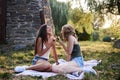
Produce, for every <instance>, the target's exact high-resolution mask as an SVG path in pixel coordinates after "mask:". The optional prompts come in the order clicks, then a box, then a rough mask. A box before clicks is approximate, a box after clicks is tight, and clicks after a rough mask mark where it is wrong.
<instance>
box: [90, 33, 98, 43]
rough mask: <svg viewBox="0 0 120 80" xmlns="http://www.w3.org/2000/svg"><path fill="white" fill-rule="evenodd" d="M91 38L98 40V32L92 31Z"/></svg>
mask: <svg viewBox="0 0 120 80" xmlns="http://www.w3.org/2000/svg"><path fill="white" fill-rule="evenodd" d="M92 39H93V41H97V40H99V32H93V33H92Z"/></svg>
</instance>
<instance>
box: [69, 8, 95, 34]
mask: <svg viewBox="0 0 120 80" xmlns="http://www.w3.org/2000/svg"><path fill="white" fill-rule="evenodd" d="M70 20H71V23H72V24H74V28H75V29H76V30H77V31H78V32H79V33H83V28H84V29H85V31H86V33H87V34H91V33H92V32H93V25H92V24H93V20H94V16H93V14H92V13H90V12H89V13H84V12H82V11H81V10H80V9H79V8H75V9H73V10H71V12H70Z"/></svg>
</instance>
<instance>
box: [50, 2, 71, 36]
mask: <svg viewBox="0 0 120 80" xmlns="http://www.w3.org/2000/svg"><path fill="white" fill-rule="evenodd" d="M50 6H51V10H52V17H53V22H54V25H55V32H56V34H57V35H60V30H61V27H62V26H63V25H64V24H66V23H67V21H68V20H67V17H68V16H67V14H68V10H69V3H63V2H57V1H56V0H50Z"/></svg>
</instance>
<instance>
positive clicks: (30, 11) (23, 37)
mask: <svg viewBox="0 0 120 80" xmlns="http://www.w3.org/2000/svg"><path fill="white" fill-rule="evenodd" d="M45 7H46V8H47V7H48V8H47V10H48V9H50V8H49V7H50V6H49V2H48V0H43V1H42V0H7V27H6V34H7V35H6V37H7V39H6V40H7V43H9V44H14V45H20V44H22V45H32V44H34V41H35V37H36V33H37V30H38V28H39V26H40V25H41V19H40V11H41V10H44V8H45ZM44 12H45V15H48V16H49V17H48V16H47V17H46V16H45V17H46V18H47V19H48V18H50V19H49V20H51V13H50V10H48V11H47V12H46V11H44ZM47 19H46V20H47ZM47 23H49V21H47Z"/></svg>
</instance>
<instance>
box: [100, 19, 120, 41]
mask: <svg viewBox="0 0 120 80" xmlns="http://www.w3.org/2000/svg"><path fill="white" fill-rule="evenodd" d="M101 32H103V35H108V36H110V37H112V38H115V39H117V38H120V19H119V20H118V21H115V22H113V23H112V25H111V27H110V28H107V29H103V30H101Z"/></svg>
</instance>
